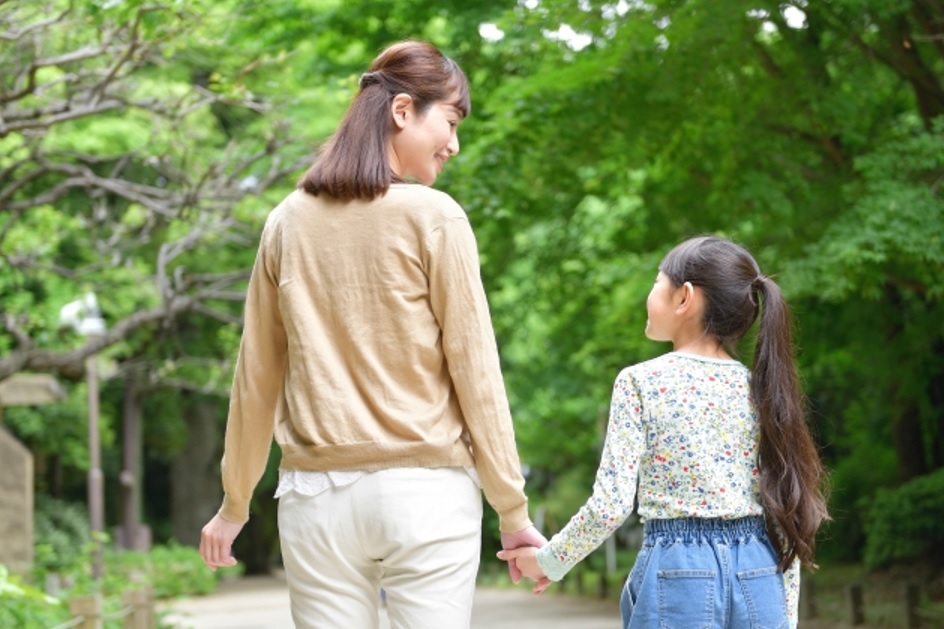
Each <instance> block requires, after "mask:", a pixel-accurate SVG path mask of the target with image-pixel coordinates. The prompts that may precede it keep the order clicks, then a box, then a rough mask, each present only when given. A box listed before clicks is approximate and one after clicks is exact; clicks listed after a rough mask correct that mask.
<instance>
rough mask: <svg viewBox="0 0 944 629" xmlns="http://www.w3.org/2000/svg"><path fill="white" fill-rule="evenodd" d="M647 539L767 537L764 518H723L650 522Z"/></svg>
mask: <svg viewBox="0 0 944 629" xmlns="http://www.w3.org/2000/svg"><path fill="white" fill-rule="evenodd" d="M643 530H644V533H645V536H646V537H650V536H653V537H672V538H674V539H677V540H681V541H685V540H688V539H690V540H692V541H698V540H703V539H737V538H742V537H745V536H748V535H753V536H756V537H764V536H766V529H765V528H764V518H762V517H759V516H752V517H746V518H735V519H732V520H725V519H722V518H684V519H678V520H649V521H647V522H646V523H645V525H644V529H643Z"/></svg>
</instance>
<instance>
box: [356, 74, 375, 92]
mask: <svg viewBox="0 0 944 629" xmlns="http://www.w3.org/2000/svg"><path fill="white" fill-rule="evenodd" d="M375 83H380V77H379V76H378V73H377V72H365V73H364V74H362V75H361V78H360V80H359V81H358V82H357V84H358V85H359V86H360V88H361V89H364V88H366V87H369V86H371V85H374V84H375Z"/></svg>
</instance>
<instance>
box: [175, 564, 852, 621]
mask: <svg viewBox="0 0 944 629" xmlns="http://www.w3.org/2000/svg"><path fill="white" fill-rule="evenodd" d="M161 611H162V612H163V613H165V614H166V616H165V618H164V620H165V622H169V623H173V624H174V626H175V627H176V628H177V629H293V625H292V617H291V614H290V613H289V606H288V591H287V589H286V587H285V580H284V578H282V577H280V576H278V575H276V576H253V577H246V578H243V579H239V580H238V581H230V582H223V583H221V584H220V586H219V588H218V589H217V591H216V592H214V593H213V594H211V595H209V596H200V597H193V598H185V599H179V600H176V601H172V602H170V603H164V604H162V606H161ZM382 620H383V624H382V625H381V627H382V629H388V628H389V626H388V625H387V624H386V618H383V619H382ZM619 627H620V617H619V606H618V605H617V603H616V601H601V600H596V599H582V598H577V597H575V596H570V595H565V594H560V593H555V592H554V591H553V588H552V589H551V590H550V591H548V592H546V593H544V594H542V595H541V596H534V595H533V594H532V593H531V591H530V590H529V589H528V588H527V587H525V586H519V587H517V588H512V589H496V588H479V589H478V591H477V592H476V594H475V607H474V609H473V611H472V629H619ZM847 628H848V629H867V628H866V627H862V626H860V627H849V626H848V625H845V624H831V623H818V622H815V621H805V622H801V623H800V629H847ZM352 629H356V628H353V627H352Z"/></svg>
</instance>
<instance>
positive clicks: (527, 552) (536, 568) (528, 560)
mask: <svg viewBox="0 0 944 629" xmlns="http://www.w3.org/2000/svg"><path fill="white" fill-rule="evenodd" d="M537 552H538V549H537V548H536V547H534V546H524V547H522V548H512V549H508V550H501V551H498V558H499V559H502V560H504V561H507V562H508V565H509V567H510V566H511V565H512V564H514V565H515V567H516V569H517V570H518V571H519V572H520V573H521V574H523V575H524V576H526V577H528V578H529V579H531V580H532V581H534V582H535V583H534V588H532V590H533V592H534V593H535V594H541V593H542V592H543V591H544V590H546V589H547V588H548V587H549V586H550V585H551V580H550V579H548V578H547V575H545V574H544V571H543V570H541V566H540V565H538V560H537V557H536V555H537Z"/></svg>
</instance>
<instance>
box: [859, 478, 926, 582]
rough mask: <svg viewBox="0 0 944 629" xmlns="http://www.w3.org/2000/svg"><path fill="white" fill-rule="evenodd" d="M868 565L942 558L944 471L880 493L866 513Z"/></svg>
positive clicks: (871, 566) (876, 566)
mask: <svg viewBox="0 0 944 629" xmlns="http://www.w3.org/2000/svg"><path fill="white" fill-rule="evenodd" d="M866 512H867V517H866V519H865V524H866V536H867V542H866V546H865V556H864V559H865V564H866V566H868V567H870V568H879V567H883V566H887V565H890V564H893V563H906V564H907V563H909V562H915V561H920V560H923V559H926V558H930V557H940V556H941V550H944V532H942V529H941V525H940V523H941V518H942V517H944V471H942V470H938V471H936V472H933V473H931V474H927V475H925V476H922V477H921V478H916V479H914V480H912V481H910V482H908V483H905V484H904V485H902V486H901V487H898V488H896V489H894V490H884V491H879V492H878V493H877V494H876V497H875V500H874V501H873V502H872V503H871V504H870V505H869V506H868V508H867V509H866Z"/></svg>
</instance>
